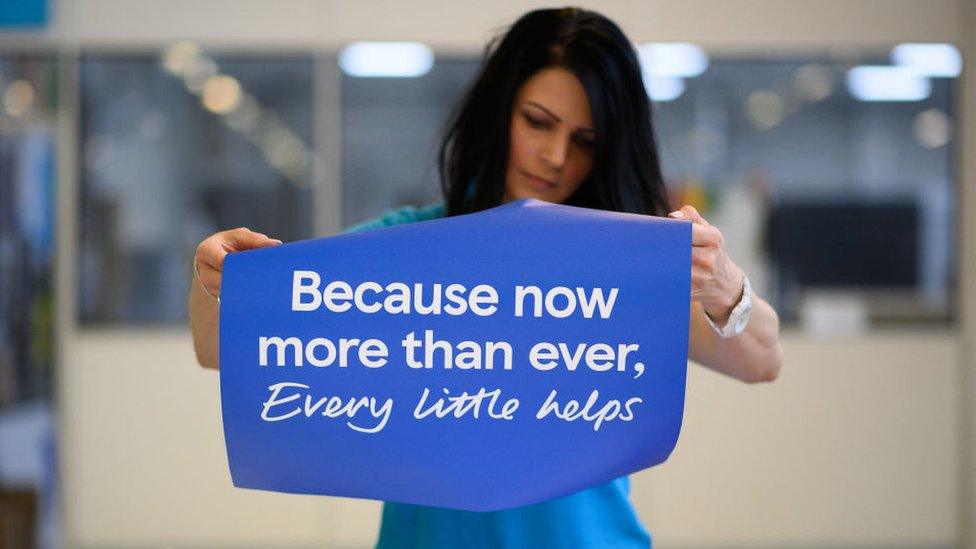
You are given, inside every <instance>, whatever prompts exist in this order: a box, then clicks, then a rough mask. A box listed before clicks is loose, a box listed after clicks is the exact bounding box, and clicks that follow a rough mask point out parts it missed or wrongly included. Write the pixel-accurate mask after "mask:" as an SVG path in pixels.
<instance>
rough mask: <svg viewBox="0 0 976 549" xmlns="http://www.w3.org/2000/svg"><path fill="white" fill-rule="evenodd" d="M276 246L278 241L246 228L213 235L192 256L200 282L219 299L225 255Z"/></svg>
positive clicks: (279, 242)
mask: <svg viewBox="0 0 976 549" xmlns="http://www.w3.org/2000/svg"><path fill="white" fill-rule="evenodd" d="M278 244H281V241H280V240H278V239H276V238H269V237H268V235H265V234H262V233H256V232H254V231H251V230H250V229H248V228H246V227H240V228H237V229H231V230H229V231H221V232H219V233H214V234H212V235H210V236H209V237H207V239H206V240H204V241H203V242H201V243H200V245H199V246H197V252H196V255H195V256H194V260H195V261H196V263H197V269H198V270H199V273H200V282H201V283H202V284H203V286H204V288H206V289H207V291H208V292H209V293H210V294H212V295H213V296H214V297H219V296H220V282H221V279H222V277H223V272H224V258H225V257H227V254H229V253H232V252H242V251H244V250H251V249H254V248H266V247H268V246H277V245H278Z"/></svg>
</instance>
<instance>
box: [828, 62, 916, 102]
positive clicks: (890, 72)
mask: <svg viewBox="0 0 976 549" xmlns="http://www.w3.org/2000/svg"><path fill="white" fill-rule="evenodd" d="M847 89H848V91H850V92H851V95H853V96H854V97H855V98H857V99H859V100H861V101H921V100H922V99H925V98H926V97H928V96H929V94H930V93H932V83H931V82H930V81H929V79H928V78H925V77H924V76H919V74H918V73H916V72H915V71H914V70H912V69H908V68H905V67H889V66H880V65H861V66H858V67H854V68H853V69H851V70H849V71H847Z"/></svg>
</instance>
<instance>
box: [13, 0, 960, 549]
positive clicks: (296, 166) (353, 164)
mask: <svg viewBox="0 0 976 549" xmlns="http://www.w3.org/2000/svg"><path fill="white" fill-rule="evenodd" d="M542 5H543V4H539V3H536V2H499V3H484V4H469V3H463V2H458V3H450V2H437V1H430V0H416V1H404V2H370V1H366V2H362V1H359V2H353V1H346V0H336V1H327V0H278V1H277V2H265V1H261V0H196V1H188V0H175V1H167V2H150V1H148V0H137V1H130V0H4V1H3V2H2V4H0V546H4V547H6V546H8V545H9V546H10V547H20V546H37V547H313V546H314V547H365V546H371V544H372V543H373V542H374V540H375V534H376V529H377V525H378V520H379V504H377V503H375V502H370V501H357V500H349V499H343V498H325V497H312V496H294V495H284V494H273V493H261V492H255V491H245V490H238V489H234V488H233V487H232V486H231V485H230V478H229V474H228V470H227V462H226V455H225V454H224V446H223V441H222V434H221V425H220V417H219V395H218V377H217V373H216V372H213V371H206V370H203V369H202V368H200V367H199V366H197V364H196V361H195V359H194V355H193V349H192V345H191V341H190V336H189V331H188V328H187V321H186V316H187V299H186V296H187V293H188V289H189V284H190V283H191V281H192V258H193V251H194V249H195V246H196V245H197V243H199V242H200V241H201V240H203V239H204V238H205V237H206V236H208V235H210V234H212V233H213V232H216V231H218V230H223V229H228V228H233V227H238V226H247V227H249V228H251V229H253V230H255V231H260V232H264V233H267V234H268V235H270V236H272V237H275V238H280V239H282V240H284V241H286V242H288V241H294V240H300V239H306V238H312V237H317V236H326V235H330V234H334V233H336V232H338V231H340V230H341V229H343V228H344V227H348V226H350V225H352V224H354V223H357V222H359V221H362V220H365V219H368V218H370V217H373V216H376V215H378V214H380V213H382V212H383V211H385V210H386V209H389V208H391V207H394V206H399V205H405V204H414V205H423V204H428V203H432V202H434V201H436V200H438V192H439V187H438V182H437V181H438V180H437V173H436V168H435V161H436V147H437V145H438V138H439V136H440V135H441V131H442V129H443V125H444V122H445V120H446V119H447V116H448V115H449V114H450V109H451V107H452V106H453V104H454V103H455V101H456V100H457V99H458V98H459V97H460V94H461V93H462V92H463V91H464V90H465V87H466V86H467V85H468V84H469V83H470V82H471V79H472V77H473V75H474V74H475V73H476V71H477V69H478V67H479V62H480V56H481V52H482V48H483V47H484V45H485V43H486V41H487V40H488V39H489V38H490V37H491V36H492V35H493V33H494V32H497V31H498V30H500V29H502V28H503V27H504V25H506V24H507V23H509V22H511V21H513V20H514V19H515V18H517V17H518V16H519V15H521V14H522V13H524V12H525V11H527V10H529V9H531V8H533V7H538V6H542ZM583 5H584V6H587V7H591V8H593V9H596V10H598V11H600V12H602V13H604V14H606V15H608V16H609V17H611V18H612V19H614V20H615V21H617V22H618V23H620V24H621V26H622V27H623V29H624V31H625V32H626V33H627V34H628V36H630V38H631V39H633V40H634V42H635V45H636V46H637V47H638V49H639V52H640V53H641V59H642V63H643V64H644V69H645V84H646V86H647V89H648V92H649V94H650V96H651V98H652V99H653V102H654V105H653V113H654V116H655V125H656V128H655V129H656V133H657V136H658V140H659V145H660V150H661V154H662V156H663V165H664V171H665V176H666V179H667V183H668V186H669V191H670V192H671V195H672V199H673V200H674V201H675V202H676V203H677V202H681V203H690V204H694V205H696V206H697V207H698V208H699V209H700V210H701V211H702V212H703V214H704V215H705V217H707V218H708V219H709V220H710V222H711V223H713V224H715V225H717V226H718V227H719V228H720V229H721V230H722V231H723V233H724V234H725V236H726V238H727V241H728V245H729V249H730V253H731V254H732V257H733V259H735V260H736V261H737V262H738V263H739V264H740V265H742V267H743V268H744V269H745V271H746V272H748V273H749V274H750V278H752V280H753V285H754V286H755V287H756V289H757V291H758V292H759V293H760V294H761V295H764V296H766V297H767V298H768V299H769V300H770V302H771V303H772V304H773V305H774V307H775V308H776V309H777V311H778V312H779V314H780V317H781V319H782V326H783V345H784V350H785V357H786V361H785V365H784V369H783V372H782V374H781V376H780V379H779V380H777V381H776V382H775V383H773V384H768V385H762V386H750V385H746V384H742V383H740V382H737V381H735V380H732V379H729V378H724V377H722V376H720V375H718V374H715V373H714V372H711V371H706V370H704V369H703V368H700V367H698V366H695V365H692V366H690V368H689V378H688V388H687V401H686V408H685V420H684V423H683V427H682V435H681V439H680V440H679V443H678V447H677V449H676V450H675V453H674V454H673V455H672V456H671V458H670V459H669V461H667V462H666V463H664V464H662V465H660V466H658V467H655V468H652V469H650V470H646V471H643V472H641V473H638V474H637V475H635V476H634V477H633V499H634V502H635V505H636V507H637V509H638V511H639V513H640V517H641V520H642V521H643V522H644V524H645V525H646V526H648V528H649V530H650V531H651V532H652V534H653V535H654V539H655V544H656V545H659V546H660V547H674V548H689V549H690V548H725V547H735V548H744V547H769V548H772V547H776V548H793V547H796V548H812V547H818V548H821V547H823V548H841V547H844V548H848V547H854V548H857V547H864V548H877V547H894V548H900V547H905V548H909V547H911V548H949V547H959V548H964V549H976V469H974V459H976V444H974V440H976V438H974V428H973V425H976V412H974V409H976V407H974V400H976V384H974V371H976V157H974V155H972V154H969V153H967V151H969V152H972V151H974V150H976V77H974V75H973V74H972V71H971V70H967V69H964V68H963V64H964V63H963V59H964V58H965V59H970V60H971V59H972V58H973V56H974V55H976V0H823V1H801V0H778V1H776V2H769V1H757V0H683V1H680V2H678V1H672V2H668V1H663V0H657V1H627V0H606V1H603V2H599V3H593V2H588V3H584V4H583ZM370 48H374V49H373V50H371V49H370ZM374 55H375V56H378V57H377V59H379V60H380V61H381V62H380V63H379V65H375V66H374V65H371V64H370V63H371V60H375V59H374V58H373V57H371V56H374ZM371 71H373V72H371ZM376 71H378V72H376ZM391 71H392V72H391ZM5 543H6V544H8V545H4V544H5ZM24 544H25V545H24Z"/></svg>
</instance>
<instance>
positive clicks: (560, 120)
mask: <svg viewBox="0 0 976 549" xmlns="http://www.w3.org/2000/svg"><path fill="white" fill-rule="evenodd" d="M526 103H528V104H529V105H532V106H535V107H538V108H540V109H542V110H543V111H545V112H546V114H548V115H549V116H551V117H553V118H555V119H556V122H562V121H563V119H562V118H559V117H558V116H556V114H555V113H554V112H552V111H550V110H549V109H547V108H545V107H543V106H542V105H540V104H538V103H536V102H535V101H526ZM580 130H581V131H584V132H589V133H596V132H595V131H594V130H593V128H580Z"/></svg>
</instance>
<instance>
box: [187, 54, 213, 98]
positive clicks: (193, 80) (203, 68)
mask: <svg viewBox="0 0 976 549" xmlns="http://www.w3.org/2000/svg"><path fill="white" fill-rule="evenodd" d="M214 76H217V63H214V60H213V59H210V58H209V57H202V56H201V57H195V58H193V59H192V60H191V61H190V64H189V65H188V66H187V67H186V70H184V71H183V85H185V86H186V89H188V90H190V91H191V92H193V93H200V91H202V90H203V86H204V84H206V83H207V81H208V80H210V79H211V78H213V77H214Z"/></svg>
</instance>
